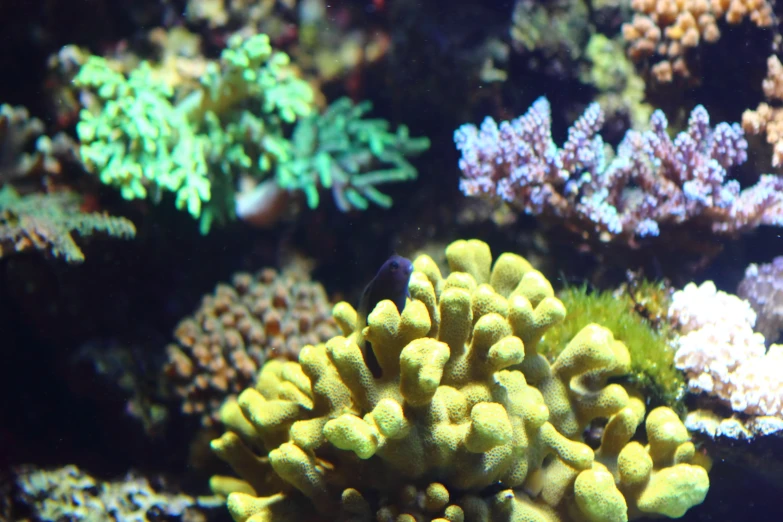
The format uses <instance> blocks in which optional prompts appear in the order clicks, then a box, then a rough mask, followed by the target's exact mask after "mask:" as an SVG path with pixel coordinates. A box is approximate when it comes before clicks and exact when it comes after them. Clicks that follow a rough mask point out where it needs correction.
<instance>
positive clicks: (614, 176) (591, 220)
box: [454, 98, 783, 246]
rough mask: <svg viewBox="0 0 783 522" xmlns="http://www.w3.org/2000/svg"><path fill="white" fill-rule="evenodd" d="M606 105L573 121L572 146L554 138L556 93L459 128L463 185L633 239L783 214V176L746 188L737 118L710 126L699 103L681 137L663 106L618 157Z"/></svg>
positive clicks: (580, 228)
mask: <svg viewBox="0 0 783 522" xmlns="http://www.w3.org/2000/svg"><path fill="white" fill-rule="evenodd" d="M602 124H603V112H602V111H601V109H600V107H599V106H598V105H597V104H595V103H594V104H591V105H590V106H589V107H588V108H587V110H585V112H584V114H583V115H582V116H581V117H580V118H579V119H578V120H577V121H576V123H574V125H573V126H572V127H571V128H570V129H569V132H568V140H567V141H566V143H565V144H564V145H563V147H562V148H558V147H557V146H556V145H555V143H554V142H553V141H552V136H551V114H550V107H549V102H547V100H546V99H544V98H540V99H539V100H538V101H536V102H535V103H534V104H533V105H532V107H531V108H530V109H529V110H528V112H527V113H525V114H524V115H523V116H521V117H519V118H517V119H515V120H512V121H510V122H502V123H501V124H500V125H498V124H497V123H496V122H495V121H494V120H493V119H492V118H489V117H488V118H486V119H485V120H484V122H483V123H482V125H481V127H480V128H478V127H476V126H475V125H469V124H468V125H463V126H462V127H460V128H459V129H458V130H457V131H456V132H455V133H454V141H455V142H456V144H457V148H458V149H459V150H460V151H461V153H462V158H461V159H460V162H459V166H460V169H461V170H462V175H463V177H462V179H461V180H460V188H461V189H462V191H463V192H464V193H465V194H466V195H468V196H480V197H487V198H490V199H494V200H500V201H502V202H505V203H507V204H510V205H511V206H512V207H513V208H516V209H519V210H521V211H523V212H525V213H527V214H532V215H535V216H540V217H542V218H545V219H548V220H549V221H550V222H554V223H557V224H560V225H562V226H565V227H567V228H568V229H571V230H573V231H575V232H577V233H579V234H580V235H581V236H582V237H583V238H584V239H586V240H589V241H596V240H600V241H603V242H610V241H624V242H626V243H628V244H629V245H631V246H636V245H638V241H639V240H640V239H643V238H646V237H651V236H653V237H654V236H659V235H663V234H664V233H666V232H668V233H669V234H673V233H676V232H680V233H681V234H682V233H684V231H685V230H686V227H687V228H689V229H691V230H693V229H705V228H706V229H707V230H709V231H711V232H712V233H713V234H718V235H728V236H731V235H736V234H738V233H741V232H744V231H746V230H750V229H753V228H755V227H757V226H758V225H762V224H765V225H778V226H779V225H781V224H783V179H781V178H778V177H777V176H772V175H763V176H761V179H760V181H759V182H758V183H757V184H756V185H754V186H753V187H750V188H747V189H744V190H742V191H741V190H740V186H739V183H738V182H737V181H735V180H729V179H728V177H729V169H731V168H732V167H733V166H735V165H739V164H741V163H743V162H744V161H745V160H746V159H747V153H746V149H747V142H746V141H745V138H744V136H743V133H742V129H741V128H740V127H739V125H737V124H731V125H730V124H728V123H719V124H718V125H717V126H715V127H710V120H709V115H708V114H707V111H706V110H705V109H704V107H702V106H697V107H696V108H694V109H693V111H692V112H691V116H690V119H689V120H688V128H687V130H686V131H684V132H681V133H680V134H678V135H677V137H676V138H675V139H673V140H672V139H671V138H670V137H669V135H668V133H667V127H668V122H667V120H666V117H665V116H664V114H663V113H662V112H661V111H656V112H655V113H653V115H652V117H651V118H650V128H651V129H650V130H649V131H646V132H638V131H633V130H632V131H629V132H628V133H627V134H626V136H625V138H624V139H623V141H622V143H621V144H620V146H619V148H618V150H617V155H616V157H615V158H614V159H612V160H611V161H610V162H607V161H606V158H605V146H604V142H603V139H602V138H601V136H600V134H598V131H599V130H600V128H601V126H602Z"/></svg>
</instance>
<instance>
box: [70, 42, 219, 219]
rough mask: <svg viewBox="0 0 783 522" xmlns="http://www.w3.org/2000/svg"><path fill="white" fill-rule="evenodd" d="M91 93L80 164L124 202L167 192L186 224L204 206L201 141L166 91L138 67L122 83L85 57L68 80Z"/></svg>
mask: <svg viewBox="0 0 783 522" xmlns="http://www.w3.org/2000/svg"><path fill="white" fill-rule="evenodd" d="M74 83H75V85H77V86H78V87H81V88H90V89H94V91H95V95H96V97H97V99H96V100H95V101H96V102H97V103H95V104H92V105H93V107H92V108H85V109H83V110H82V111H81V113H80V121H79V123H78V125H77V127H76V131H77V133H78V135H79V140H80V141H81V147H80V153H81V157H82V161H83V162H84V164H85V165H86V166H87V168H88V169H90V170H94V171H97V172H99V175H100V179H101V182H103V183H105V184H107V185H111V186H114V187H117V188H119V189H120V192H121V194H122V197H123V198H125V199H137V198H138V199H144V198H146V197H147V195H148V189H152V190H153V191H155V193H156V194H157V192H158V191H168V192H174V193H175V194H176V198H177V199H176V205H177V208H180V209H181V208H187V210H188V212H190V214H191V215H193V216H194V217H198V216H199V215H200V214H201V205H202V203H203V202H206V201H209V199H210V181H209V166H208V165H207V162H206V158H205V153H206V147H207V141H206V137H205V136H203V135H200V134H198V132H197V131H196V128H195V127H194V125H193V123H192V122H190V121H189V120H188V117H187V114H186V113H185V112H184V111H182V110H181V109H179V108H178V107H176V106H174V104H173V103H172V101H171V100H172V98H173V96H174V92H173V89H172V88H171V87H169V86H168V85H166V83H165V82H163V81H162V80H159V79H156V78H155V77H154V76H153V74H152V68H151V67H150V65H149V64H148V63H146V62H143V63H141V65H139V67H138V68H136V69H134V70H133V71H132V72H131V73H130V75H129V76H128V78H125V76H124V75H122V74H120V73H118V72H116V71H114V70H112V68H111V67H110V65H109V63H108V62H107V61H106V60H105V59H103V58H100V57H97V56H91V57H90V58H89V59H88V60H87V62H86V63H85V64H84V65H83V66H82V67H81V69H80V70H79V73H78V74H77V75H76V77H75V78H74Z"/></svg>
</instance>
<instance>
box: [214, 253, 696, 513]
mask: <svg viewBox="0 0 783 522" xmlns="http://www.w3.org/2000/svg"><path fill="white" fill-rule="evenodd" d="M446 258H447V260H448V264H449V267H450V269H451V273H450V274H449V275H448V277H443V276H442V275H441V272H440V270H439V268H438V267H437V265H436V264H435V262H434V261H433V260H432V259H431V258H430V257H428V256H420V257H418V258H417V259H416V260H415V261H414V269H415V271H414V273H413V275H412V277H411V281H410V285H409V290H410V294H411V298H412V299H411V301H409V302H408V304H407V305H406V306H405V308H404V311H403V313H402V315H400V313H399V312H398V311H397V307H396V306H395V305H394V304H393V303H392V302H391V301H381V302H380V303H379V304H378V305H377V306H376V307H375V309H374V310H373V311H372V313H370V315H369V317H368V321H367V324H368V326H367V327H366V328H364V329H363V330H362V331H361V332H359V331H357V330H356V325H357V312H356V311H355V310H354V309H353V308H352V307H351V306H350V305H348V304H347V303H338V304H337V305H336V306H335V308H334V316H335V319H336V320H337V322H338V324H339V325H340V327H341V329H342V330H343V333H344V335H343V336H337V337H334V338H332V339H330V340H329V341H328V342H327V343H326V344H325V345H319V346H308V347H305V348H304V349H303V350H302V351H301V352H300V354H299V360H298V362H293V361H288V362H283V361H270V362H267V363H266V364H265V365H264V366H263V368H262V369H261V373H260V376H259V381H258V383H257V385H256V386H255V388H251V389H248V390H246V391H244V392H243V393H242V394H241V395H240V396H239V398H238V400H237V402H229V403H227V404H226V405H225V406H224V407H223V411H222V414H221V416H222V420H223V421H224V422H225V424H226V425H227V426H228V427H229V428H230V430H231V431H229V432H227V433H226V434H224V435H223V436H222V437H220V438H219V439H217V440H215V441H213V442H212V447H213V449H214V450H215V451H216V452H217V454H218V455H219V456H220V457H221V458H223V459H224V460H226V461H227V462H229V463H230V464H231V465H232V467H233V468H234V470H235V471H236V472H237V473H238V474H239V475H240V476H241V477H242V478H243V479H244V481H238V480H237V479H233V478H226V477H219V476H218V477H213V479H212V481H211V485H212V487H213V490H214V491H216V492H222V493H228V492H230V495H229V496H228V507H229V510H230V511H231V514H232V516H233V517H234V520H236V521H237V522H261V521H273V520H274V521H284V520H305V519H306V520H311V521H318V520H354V521H359V520H365V521H370V520H476V521H489V520H494V521H504V520H507V521H519V520H530V521H541V522H547V521H548V522H554V521H561V520H594V521H598V520H602V521H626V520H628V519H629V518H637V517H640V516H644V515H650V514H659V515H664V516H669V517H680V516H682V515H683V514H684V513H685V512H686V511H687V510H688V509H689V508H690V507H692V506H694V505H697V504H699V503H701V502H702V501H703V499H704V497H705V495H706V493H707V488H708V486H709V479H708V476H707V471H706V469H705V467H704V466H707V467H708V464H707V462H706V461H705V459H704V458H702V456H700V455H699V454H697V453H696V451H695V447H694V445H693V443H692V442H690V438H689V435H688V433H687V431H686V429H685V427H684V426H683V425H682V423H681V422H680V420H679V419H678V418H677V416H676V414H675V413H674V412H673V411H672V410H670V409H668V408H665V407H660V408H657V409H655V410H653V411H651V412H650V413H649V415H647V419H646V423H645V428H646V433H647V442H648V444H647V446H643V445H642V444H640V443H638V442H635V441H632V440H631V439H632V437H633V435H634V433H635V432H636V429H637V427H638V426H639V425H640V424H641V423H642V421H643V419H644V417H645V407H644V402H643V401H642V400H641V398H639V397H638V396H636V395H635V394H634V393H633V392H631V393H629V392H628V391H627V390H626V389H625V388H624V387H623V386H621V385H619V384H608V382H607V381H608V379H609V378H611V377H616V376H621V375H624V374H626V373H627V372H628V370H629V368H630V357H629V354H628V350H627V348H626V347H625V345H624V344H623V343H621V342H619V341H617V340H616V339H614V337H613V336H612V333H611V332H610V331H609V330H607V329H606V328H603V327H601V326H598V325H596V324H590V325H588V326H586V327H585V328H583V329H582V330H581V331H580V332H579V333H578V334H577V335H576V336H575V337H574V338H573V339H572V340H571V342H570V343H569V344H568V346H567V347H566V348H565V349H564V350H563V352H562V353H561V354H560V355H559V356H558V358H557V360H556V361H555V362H554V363H553V364H552V365H550V364H549V363H548V362H547V361H546V359H545V358H544V357H543V356H541V355H539V354H538V353H537V346H538V343H539V341H540V339H541V336H542V335H543V334H545V332H546V331H548V330H549V329H550V328H551V327H552V326H554V325H555V324H557V323H558V322H560V321H562V320H563V318H564V316H565V315H566V310H565V308H564V306H563V304H562V302H560V301H559V300H558V299H557V298H555V297H554V292H553V290H552V287H551V285H550V284H549V282H548V281H547V280H546V279H545V278H544V277H543V275H542V274H541V273H540V272H538V271H536V270H535V269H533V267H532V266H531V265H530V264H529V263H528V262H527V261H526V260H525V259H523V258H522V257H520V256H517V255H515V254H510V253H506V254H503V255H501V256H500V257H498V258H497V260H496V261H495V262H494V265H493V264H492V255H491V252H490V249H489V246H488V245H487V244H486V243H483V242H481V241H477V240H471V241H457V242H455V243H452V244H451V245H449V246H448V247H447V249H446ZM363 340H368V341H370V343H371V344H372V350H373V352H374V354H375V357H376V358H377V360H378V363H379V365H380V367H381V370H382V372H381V376H380V377H378V378H374V377H373V376H372V374H371V373H370V370H369V368H368V367H367V365H366V364H365V358H364V356H363V352H362V348H360V345H359V343H361V344H363ZM357 341H358V342H359V343H357ZM365 349H366V348H365ZM595 419H608V423H607V425H606V427H605V429H604V430H603V437H602V440H601V444H600V446H599V447H598V448H597V449H596V450H595V451H594V450H593V449H591V448H590V447H589V446H587V445H586V444H584V443H583V442H582V434H583V431H584V429H585V428H586V427H587V426H588V425H589V424H590V423H591V422H592V421H593V420H595ZM253 450H255V451H258V452H261V454H262V457H261V458H259V457H258V456H256V454H255V453H254V451H253Z"/></svg>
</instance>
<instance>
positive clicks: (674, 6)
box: [623, 0, 774, 83]
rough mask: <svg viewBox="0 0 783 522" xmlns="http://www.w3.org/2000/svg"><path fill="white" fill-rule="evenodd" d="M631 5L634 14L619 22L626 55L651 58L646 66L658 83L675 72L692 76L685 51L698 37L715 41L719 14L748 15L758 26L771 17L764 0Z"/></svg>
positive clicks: (645, 0)
mask: <svg viewBox="0 0 783 522" xmlns="http://www.w3.org/2000/svg"><path fill="white" fill-rule="evenodd" d="M631 7H632V8H633V10H634V12H635V15H634V18H633V20H632V21H631V23H627V24H624V25H623V37H624V38H625V40H626V41H627V42H628V43H629V47H628V56H629V57H630V58H631V59H632V60H633V61H634V62H646V61H648V60H651V61H653V62H655V63H653V64H652V65H651V69H650V70H651V72H652V75H653V77H654V78H655V79H656V80H657V81H659V82H661V83H668V82H671V81H672V80H673V79H674V77H675V76H677V77H680V78H683V79H686V80H693V77H692V72H691V70H690V67H689V64H688V59H687V52H688V50H689V49H693V48H695V47H698V45H699V43H700V42H701V41H702V40H705V41H706V42H708V43H714V42H716V41H717V40H718V39H719V38H720V29H719V28H718V20H720V19H721V18H724V19H725V20H726V22H728V23H729V24H738V23H740V22H742V20H744V19H745V17H748V18H750V20H751V21H752V22H753V23H754V24H756V26H758V27H769V26H771V25H772V23H773V21H774V20H773V14H772V7H771V6H770V5H769V3H768V2H767V0H632V2H631Z"/></svg>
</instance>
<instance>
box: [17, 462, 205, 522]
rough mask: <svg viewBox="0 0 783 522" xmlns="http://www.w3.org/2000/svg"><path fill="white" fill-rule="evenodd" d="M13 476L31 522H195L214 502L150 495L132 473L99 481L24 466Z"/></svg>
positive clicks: (72, 471) (75, 471) (69, 470)
mask: <svg viewBox="0 0 783 522" xmlns="http://www.w3.org/2000/svg"><path fill="white" fill-rule="evenodd" d="M15 475H16V482H17V485H18V487H19V497H20V500H21V501H22V502H23V503H24V504H26V505H28V506H29V507H30V508H31V509H32V510H33V512H34V514H35V516H36V518H35V520H44V521H51V522H57V521H62V520H68V521H72V522H77V521H84V522H107V521H114V522H152V521H154V520H159V518H158V517H160V516H165V517H182V519H181V520H183V521H191V522H199V521H204V520H206V519H207V518H206V515H207V513H209V512H210V510H211V511H214V508H215V507H216V506H217V503H216V502H215V500H216V499H215V498H214V497H199V498H194V497H191V496H188V495H184V494H181V493H170V492H167V491H156V489H155V488H153V487H152V486H151V485H150V483H149V481H148V480H147V479H146V478H144V477H141V476H138V475H135V474H133V473H129V474H128V475H127V476H126V477H125V478H123V479H122V480H117V481H102V480H99V479H96V478H93V477H92V476H90V475H88V474H87V473H85V472H84V471H82V470H80V469H79V468H77V467H76V466H74V465H68V466H64V467H62V468H58V469H54V470H43V469H37V468H33V467H29V466H24V467H21V468H19V469H17V470H16V471H15ZM167 520H168V518H167Z"/></svg>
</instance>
